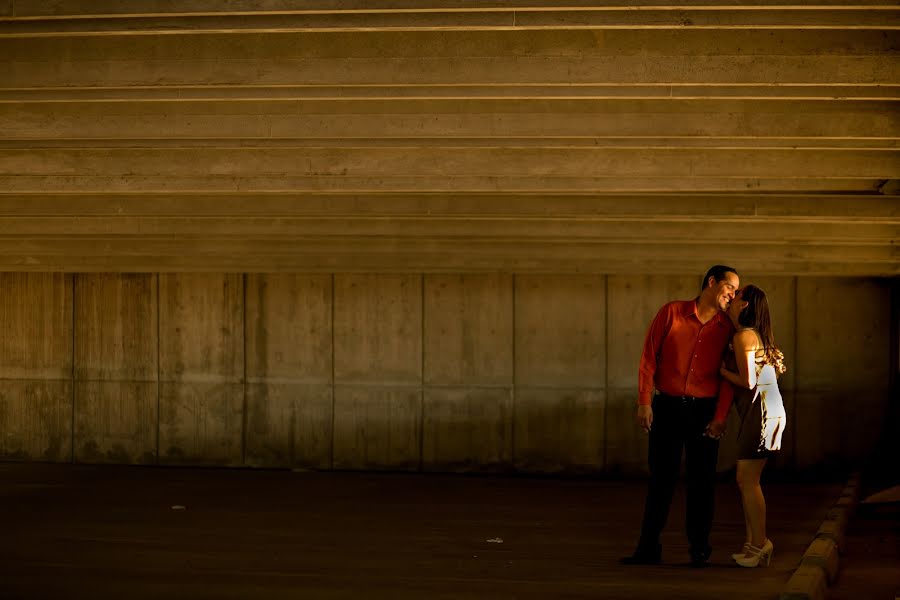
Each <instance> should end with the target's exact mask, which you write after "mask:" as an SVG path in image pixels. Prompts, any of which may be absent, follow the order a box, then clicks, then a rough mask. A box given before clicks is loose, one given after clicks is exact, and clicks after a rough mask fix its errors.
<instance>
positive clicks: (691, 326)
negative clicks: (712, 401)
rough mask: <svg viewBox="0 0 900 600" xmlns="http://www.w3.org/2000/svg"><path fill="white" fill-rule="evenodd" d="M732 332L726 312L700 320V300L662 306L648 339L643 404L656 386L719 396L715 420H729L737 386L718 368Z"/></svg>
mask: <svg viewBox="0 0 900 600" xmlns="http://www.w3.org/2000/svg"><path fill="white" fill-rule="evenodd" d="M733 335H734V326H733V325H732V324H731V320H730V319H728V317H727V316H726V315H725V313H722V312H719V313H716V316H714V317H713V318H712V319H710V320H709V321H707V322H706V323H701V322H700V319H699V317H697V302H696V300H683V301H676V302H669V303H668V304H666V305H665V306H663V307H662V308H661V309H660V310H659V312H658V313H657V314H656V317H655V318H654V319H653V322H652V323H651V324H650V329H649V331H647V338H646V339H645V340H644V351H643V353H642V354H641V366H640V371H639V373H638V403H639V404H647V405H648V404H650V403H651V401H652V396H653V390H654V389H657V390H659V391H660V392H662V393H663V394H668V395H670V396H694V397H696V398H713V397H716V396H718V397H719V402H718V404H717V406H716V417H715V418H716V420H725V417H727V416H728V409H729V408H730V407H731V397H732V396H733V390H731V388H730V386H729V385H727V382H725V381H724V380H723V379H722V378H721V377H720V376H719V366H720V365H721V364H722V355H723V354H724V352H725V349H726V348H727V347H728V343H729V342H730V341H731V337H732V336H733Z"/></svg>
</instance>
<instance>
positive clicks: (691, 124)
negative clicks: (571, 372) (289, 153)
mask: <svg viewBox="0 0 900 600" xmlns="http://www.w3.org/2000/svg"><path fill="white" fill-rule="evenodd" d="M0 130H2V131H3V133H4V138H5V139H7V140H9V139H23V138H26V139H27V138H36V139H47V140H53V139H59V138H64V139H67V138H112V139H123V138H124V139H127V138H139V139H160V138H162V139H176V140H178V139H191V138H217V139H239V140H243V139H246V138H260V139H264V138H274V139H276V140H278V139H279V138H289V139H302V138H307V139H308V138H314V139H322V138H326V139H327V138H332V139H333V138H337V139H344V138H348V139H351V140H360V139H373V138H391V139H394V138H404V139H423V138H424V141H423V143H429V141H428V139H427V138H434V139H442V140H444V143H447V140H449V141H451V142H452V143H457V140H460V138H486V137H490V138H494V139H496V140H497V142H496V144H507V143H509V138H521V137H531V138H541V139H544V138H551V139H557V138H566V139H570V138H581V139H592V138H598V137H614V138H617V139H628V138H634V139H636V140H638V141H637V143H641V141H642V140H644V139H645V138H655V139H659V138H666V137H677V138H687V139H692V140H697V139H699V138H704V137H706V138H720V137H728V138H741V139H748V138H749V139H754V138H763V139H766V140H769V139H772V138H775V139H784V138H798V137H799V138H806V139H811V138H828V139H829V141H830V140H831V139H833V138H844V139H847V138H850V139H863V140H868V139H870V138H875V139H891V140H896V139H900V111H898V110H897V106H896V103H893V102H856V101H834V102H818V101H813V102H797V101H792V102H783V101H775V100H772V101H767V102H758V101H741V100H719V101H715V102H696V101H690V100H577V101H574V100H572V101H562V100H560V101H552V100H540V101H528V102H523V101H516V100H496V101H487V100H478V101H464V100H428V101H424V100H402V101H401V100H394V101H391V102H377V101H373V102H366V103H346V102H327V101H322V102H317V101H311V100H308V101H303V102H297V101H290V100H285V101H282V102H272V101H265V102H251V101H247V102H215V101H211V102H184V103H179V104H177V105H174V106H173V105H172V104H170V103H165V102H140V101H135V102H124V103H123V102H119V103H116V102H113V103H90V102H89V103H63V104H29V105H16V104H0ZM273 143H282V142H278V141H275V142H273ZM398 143H402V142H398ZM431 143H433V140H432V142H431ZM461 143H464V142H461ZM836 143H840V142H836ZM797 145H803V143H802V142H798V144H797Z"/></svg>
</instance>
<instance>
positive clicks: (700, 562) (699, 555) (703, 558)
mask: <svg viewBox="0 0 900 600" xmlns="http://www.w3.org/2000/svg"><path fill="white" fill-rule="evenodd" d="M711 554H712V548H709V547H707V548H704V549H703V550H691V566H692V567H694V568H695V569H702V568H703V567H708V566H709V557H710V555H711Z"/></svg>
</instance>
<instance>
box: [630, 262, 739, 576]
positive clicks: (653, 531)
mask: <svg viewBox="0 0 900 600" xmlns="http://www.w3.org/2000/svg"><path fill="white" fill-rule="evenodd" d="M739 285H740V280H739V279H738V274H737V271H735V270H734V269H733V268H731V267H726V266H724V265H716V266H714V267H712V268H710V269H709V271H708V272H707V273H706V277H704V278H703V283H702V285H701V288H700V289H701V292H700V295H699V296H698V297H697V298H694V299H693V300H685V301H675V302H669V303H668V304H666V305H665V306H663V307H662V308H661V309H660V310H659V312H658V313H657V314H656V317H655V318H654V319H653V322H652V323H651V324H650V330H649V331H648V332H647V338H646V340H645V341H644V350H643V353H642V355H641V366H640V371H639V376H638V408H637V422H638V425H640V427H641V428H643V430H644V431H646V432H648V433H649V434H650V436H649V437H650V441H649V446H650V452H649V461H648V462H649V467H650V483H649V486H648V489H647V500H646V504H645V506H644V521H643V524H642V526H641V537H640V540H639V541H638V546H637V549H636V550H635V552H634V554H633V555H631V556H628V557H626V558H623V559H622V562H623V563H624V564H658V563H659V562H661V560H662V547H661V546H660V543H659V536H660V533H661V532H662V530H663V528H664V527H665V525H666V520H667V518H668V516H669V507H670V506H671V504H672V496H673V495H674V493H675V487H676V485H677V483H678V476H679V472H680V470H681V454H682V449H684V453H685V467H686V480H687V498H686V499H687V515H686V517H687V536H688V541H689V542H690V557H691V564H692V565H693V566H697V567H700V566H704V565H705V564H706V562H707V560H709V555H710V553H711V552H712V548H711V547H710V545H709V532H710V530H711V529H712V519H713V503H714V493H715V479H716V462H717V459H718V455H719V438H720V437H721V436H722V433H723V432H724V431H725V419H726V417H727V416H728V409H729V408H730V406H731V396H732V390H731V388H730V387H729V386H728V385H727V384H726V383H725V382H724V380H722V379H721V378H720V377H719V366H720V365H721V363H722V355H723V354H724V352H725V350H726V348H727V347H728V343H729V342H730V341H731V337H732V335H733V334H734V327H733V325H732V324H731V321H730V320H729V319H728V317H727V316H726V314H725V310H726V309H727V308H728V305H729V303H730V302H731V300H732V299H733V298H734V294H735V292H736V291H737V288H738V286H739ZM654 390H655V391H656V393H655V395H654V393H653V391H654Z"/></svg>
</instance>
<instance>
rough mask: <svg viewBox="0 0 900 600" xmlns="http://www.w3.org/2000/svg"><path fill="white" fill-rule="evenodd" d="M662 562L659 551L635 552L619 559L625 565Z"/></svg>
mask: <svg viewBox="0 0 900 600" xmlns="http://www.w3.org/2000/svg"><path fill="white" fill-rule="evenodd" d="M661 562H662V555H661V554H660V553H659V552H640V551H638V552H635V553H634V554H632V555H631V556H625V557H623V558H620V559H619V563H621V564H623V565H658V564H659V563H661Z"/></svg>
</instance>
